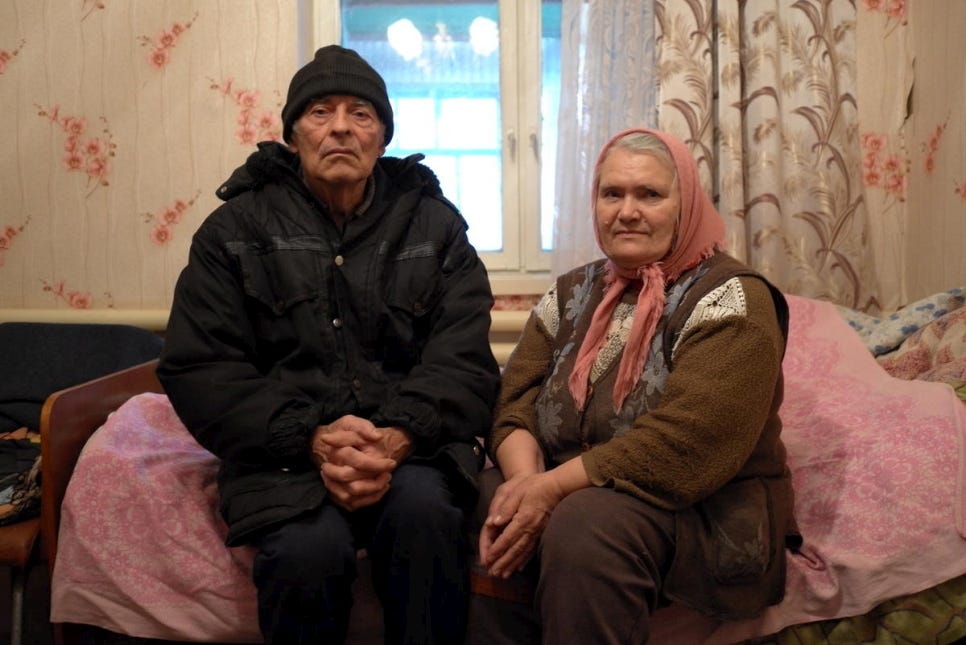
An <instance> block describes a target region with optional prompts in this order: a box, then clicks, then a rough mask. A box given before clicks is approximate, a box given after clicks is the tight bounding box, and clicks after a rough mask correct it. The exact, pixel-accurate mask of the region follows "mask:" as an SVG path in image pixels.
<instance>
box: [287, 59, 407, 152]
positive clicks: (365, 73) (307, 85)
mask: <svg viewBox="0 0 966 645" xmlns="http://www.w3.org/2000/svg"><path fill="white" fill-rule="evenodd" d="M329 94H348V95H350V96H358V97H359V98H360V99H365V100H367V101H369V102H370V103H372V105H373V107H375V108H376V113H377V114H378V115H379V119H380V120H381V121H382V123H383V125H384V126H386V138H385V141H384V143H385V144H386V145H388V144H389V142H390V141H391V140H392V131H393V124H392V106H391V105H390V104H389V95H388V94H387V92H386V82H385V81H384V80H383V79H382V76H380V75H379V73H378V72H377V71H376V70H374V69H373V68H372V66H371V65H369V63H367V62H366V61H365V60H364V59H363V58H362V57H361V56H360V55H359V54H358V53H356V52H355V51H354V50H352V49H346V48H345V47H339V46H338V45H328V46H326V47H323V48H322V49H320V50H318V51H317V52H315V58H313V59H312V60H311V61H309V62H308V63H306V65H305V66H304V67H303V68H302V69H300V70H299V71H297V72H295V76H293V77H292V82H291V83H289V86H288V97H287V98H286V100H285V107H283V108H282V124H283V130H282V136H283V137H284V138H285V141H289V139H290V138H291V136H292V124H293V123H295V122H296V121H297V120H298V118H299V117H300V116H302V112H304V111H305V107H306V106H307V105H308V104H309V102H310V101H312V100H314V99H318V98H322V97H323V96H326V95H329Z"/></svg>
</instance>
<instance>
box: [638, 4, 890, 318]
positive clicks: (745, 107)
mask: <svg viewBox="0 0 966 645" xmlns="http://www.w3.org/2000/svg"><path fill="white" fill-rule="evenodd" d="M656 16H657V33H658V36H657V42H658V47H657V50H658V57H659V63H658V69H659V75H660V102H659V113H660V116H659V124H660V127H661V128H662V129H665V130H668V131H670V132H673V133H675V134H677V135H678V136H679V137H681V138H682V139H684V140H685V141H687V142H688V143H689V144H690V145H691V147H692V150H693V152H694V154H695V156H696V157H697V158H698V160H699V166H700V169H701V171H702V174H703V181H704V182H705V186H706V188H707V189H708V190H709V192H710V193H711V194H712V195H713V196H714V197H715V200H716V203H717V205H718V208H719V210H720V211H721V214H722V215H723V216H724V217H725V220H726V222H727V227H728V238H727V245H728V248H729V250H730V252H731V253H732V254H734V255H735V256H736V257H738V258H739V259H741V260H743V261H745V262H747V263H748V264H750V265H751V266H753V267H755V268H757V269H759V270H760V271H762V272H763V273H764V274H765V275H767V276H768V277H769V278H770V279H772V280H773V281H774V282H775V283H776V284H777V285H778V286H779V287H781V288H782V289H784V290H785V291H787V292H790V293H795V294H798V295H804V296H810V297H815V298H822V299H826V300H830V301H833V302H836V303H839V304H842V305H846V306H849V307H856V308H860V309H864V310H870V311H877V310H879V309H880V308H881V307H882V306H883V305H884V304H885V305H887V306H888V305H892V304H894V303H893V302H892V301H891V300H890V301H888V302H884V299H883V297H882V295H881V294H882V293H883V292H890V290H891V287H892V286H893V285H894V283H896V282H897V276H898V275H899V272H900V271H901V266H899V263H897V262H892V261H890V260H889V259H888V258H886V257H883V256H884V255H886V254H887V252H886V253H883V252H881V249H886V250H887V249H889V246H888V244H889V241H887V239H886V238H888V237H890V236H892V235H893V234H894V232H893V231H889V230H886V229H885V228H884V227H878V228H876V227H873V226H871V225H870V222H869V218H868V216H867V205H866V202H865V192H864V189H863V182H862V162H863V156H862V148H861V141H860V133H859V128H858V125H857V124H858V108H857V99H856V94H857V78H856V76H857V75H856V37H855V31H856V29H855V21H856V8H855V6H854V4H853V3H851V2H832V0H799V1H797V2H794V3H789V2H779V1H778V0H686V1H675V2H667V1H659V2H658V3H657V11H656ZM900 82H901V81H900ZM873 239H875V240H876V248H878V249H880V252H877V253H873V251H872V246H873V245H872V244H870V241H871V240H873ZM877 261H878V262H879V263H880V265H881V266H878V267H877V266H876V263H877ZM877 268H878V270H879V274H877ZM886 287H888V289H886ZM893 293H895V294H896V295H898V292H897V291H896V292H893Z"/></svg>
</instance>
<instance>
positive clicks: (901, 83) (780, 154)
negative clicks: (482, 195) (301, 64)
mask: <svg viewBox="0 0 966 645" xmlns="http://www.w3.org/2000/svg"><path fill="white" fill-rule="evenodd" d="M308 1H309V0H258V1H257V2H256V1H254V0H251V1H242V0H166V1H165V2H132V1H130V0H6V1H5V2H3V3H0V111H2V114H4V120H3V122H2V123H0V130H2V131H3V140H4V141H5V143H6V154H5V155H4V156H3V158H2V160H0V164H2V167H0V195H2V197H3V199H2V200H0V320H2V319H3V312H4V311H8V312H9V311H23V310H64V311H67V310H75V309H76V310H80V309H93V310H120V311H142V310H151V311H163V310H165V309H166V308H167V307H168V304H169V302H170V298H171V295H172V293H173V290H174V284H175V281H176V279H177V276H178V273H179V272H180V269H181V267H182V266H183V265H184V263H185V261H186V259H187V250H188V245H189V243H190V239H191V235H192V233H193V231H194V230H195V229H196V228H197V226H198V225H199V224H200V222H201V221H202V220H203V219H204V217H206V216H207V214H208V213H209V212H211V210H212V209H213V208H214V207H216V206H217V204H218V200H217V199H216V198H215V196H214V189H215V188H216V187H217V186H218V185H219V184H220V183H221V182H222V181H223V180H224V178H225V177H227V176H228V174H229V173H230V172H231V171H232V170H233V169H234V168H235V167H236V166H238V165H239V164H240V163H242V162H243V161H244V159H245V158H246V156H247V155H248V154H249V153H250V152H251V150H252V147H253V145H254V143H255V142H257V141H259V140H263V139H279V138H280V130H281V124H280V122H279V118H278V113H279V111H280V108H281V105H282V102H283V100H284V92H285V89H286V87H287V84H288V80H289V79H290V77H291V74H292V73H293V71H294V69H295V68H296V67H297V64H298V60H299V52H298V51H297V49H298V47H299V46H300V45H299V44H298V41H299V34H300V33H305V32H304V29H303V30H302V31H300V28H299V26H298V25H297V24H296V21H297V16H298V15H299V12H300V10H301V9H302V5H303V4H304V3H305V2H308ZM715 10H716V12H715ZM654 11H655V17H654V21H655V23H656V26H657V41H656V49H657V50H658V52H659V61H658V65H657V70H656V76H657V82H658V83H659V86H660V99H659V104H660V114H659V127H663V128H666V129H668V130H671V131H673V132H675V133H677V134H678V135H679V136H682V137H683V138H685V139H687V140H688V141H689V142H690V143H691V145H692V149H693V150H694V152H695V154H696V155H697V157H698V159H699V165H700V168H701V171H702V174H703V180H704V182H705V186H706V188H707V189H708V190H709V191H710V192H711V193H712V194H713V195H714V197H715V199H716V200H717V203H718V205H719V208H720V209H721V211H722V213H723V214H724V215H725V218H726V220H727V224H728V245H729V248H730V249H731V250H732V251H733V252H734V253H735V254H736V255H738V256H739V257H741V258H743V259H745V260H747V261H748V262H749V263H751V264H752V265H753V266H755V267H757V268H759V269H760V270H762V271H763V272H765V273H766V274H767V275H769V277H771V278H772V279H773V280H774V281H775V282H777V283H778V284H779V286H781V287H782V288H784V289H785V290H787V291H789V292H791V293H796V294H800V295H808V296H813V297H820V298H826V299H829V300H832V301H835V302H837V303H839V304H843V305H847V306H852V307H856V308H861V309H863V310H866V311H869V312H876V311H890V310H894V309H896V308H898V307H900V306H901V305H903V304H904V303H907V302H911V301H914V300H917V299H919V298H921V297H924V296H926V295H929V294H931V293H935V292H938V291H941V290H945V289H948V288H951V287H954V286H962V285H963V284H964V283H966V253H963V244H964V242H966V217H964V215H963V214H964V212H966V153H964V150H966V117H964V114H963V109H962V106H963V105H966V57H964V56H962V46H961V43H962V41H963V39H964V37H966V3H964V2H949V3H938V4H936V3H933V4H928V5H926V4H923V3H910V2H905V1H902V0H853V1H851V2H839V1H834V2H833V1H832V0H797V1H795V2H774V0H717V1H716V2H712V1H711V0H681V1H680V2H678V1H677V0H676V1H675V2H669V1H667V0H661V1H658V2H656V3H655V9H654ZM301 46H303V47H305V46H307V45H305V44H303V45H301ZM533 300H534V297H533V295H532V294H524V295H520V296H504V297H501V298H500V299H499V301H498V303H497V308H498V309H503V310H526V309H527V308H529V307H530V306H532V303H533Z"/></svg>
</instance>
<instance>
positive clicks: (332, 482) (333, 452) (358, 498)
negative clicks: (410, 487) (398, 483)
mask: <svg viewBox="0 0 966 645" xmlns="http://www.w3.org/2000/svg"><path fill="white" fill-rule="evenodd" d="M309 449H310V452H311V456H312V461H313V463H315V465H316V466H317V467H318V469H319V474H320V475H321V476H322V481H323V482H325V487H326V490H328V492H329V495H330V496H331V497H332V501H333V502H334V503H335V504H336V505H338V506H341V507H342V508H344V509H346V510H347V511H354V510H356V509H359V508H363V507H365V506H370V505H372V504H375V503H376V502H378V501H379V500H380V499H382V496H383V495H385V494H386V491H387V490H389V481H390V479H391V478H392V471H393V470H395V469H396V466H397V465H398V464H399V463H400V462H401V461H402V460H403V459H405V458H406V457H407V456H408V455H409V453H410V452H411V451H412V440H411V438H410V437H409V435H408V434H406V432H405V431H404V430H402V429H401V428H395V427H390V428H377V427H376V426H374V425H373V424H372V423H371V422H370V421H368V420H366V419H362V418H360V417H357V416H353V415H346V416H343V417H340V418H339V419H336V420H335V421H333V422H332V423H330V424H328V425H324V426H319V427H318V428H316V429H315V432H314V433H313V435H312V439H311V443H310V445H309Z"/></svg>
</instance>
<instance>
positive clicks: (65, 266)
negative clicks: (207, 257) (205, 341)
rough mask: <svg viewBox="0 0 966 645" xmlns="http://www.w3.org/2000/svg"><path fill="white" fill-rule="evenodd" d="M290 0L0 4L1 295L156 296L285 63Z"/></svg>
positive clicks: (100, 301)
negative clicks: (1, 143)
mask: <svg viewBox="0 0 966 645" xmlns="http://www.w3.org/2000/svg"><path fill="white" fill-rule="evenodd" d="M296 15H297V12H296V0H259V2H238V1H236V0H166V1H165V2H130V1H127V0H12V1H8V2H4V3H2V4H0V109H2V110H3V113H4V114H5V115H6V118H5V119H4V123H3V124H2V125H0V128H2V129H3V130H5V132H4V140H5V141H6V142H7V154H6V155H5V156H4V159H3V161H2V162H0V163H2V164H3V168H2V172H0V194H2V195H3V200H2V202H0V309H4V308H6V309H24V308H27V309H30V308H33V309H47V308H54V309H57V308H72V309H104V308H114V309H134V310H143V309H150V310H161V309H166V308H167V306H168V303H169V302H170V297H171V294H172V292H173V288H174V283H175V281H176V279H177V276H178V273H179V271H180V269H181V267H182V266H183V265H184V263H185V261H186V259H187V249H188V245H189V243H190V239H191V235H192V233H193V231H194V230H195V229H196V228H197V226H198V225H199V224H200V222H201V220H202V219H203V218H204V217H205V216H206V215H207V214H208V213H209V212H210V211H211V210H212V209H213V208H214V207H215V206H217V204H218V200H217V199H216V198H215V196H214V190H215V188H216V187H217V186H218V185H219V184H220V183H221V181H223V180H224V178H225V177H227V176H228V174H229V173H230V172H231V171H232V170H233V169H234V168H235V167H236V166H237V165H239V164H240V163H242V162H243V161H244V159H245V158H246V157H247V155H248V154H249V153H250V152H251V151H252V149H253V146H254V144H255V143H256V142H257V141H259V140H264V139H280V137H281V123H280V120H279V117H278V113H279V110H280V109H281V104H282V100H283V92H284V91H285V88H286V87H287V84H288V80H289V78H290V77H291V74H292V73H293V71H294V70H295V69H296V67H297V63H298V56H297V51H296Z"/></svg>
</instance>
